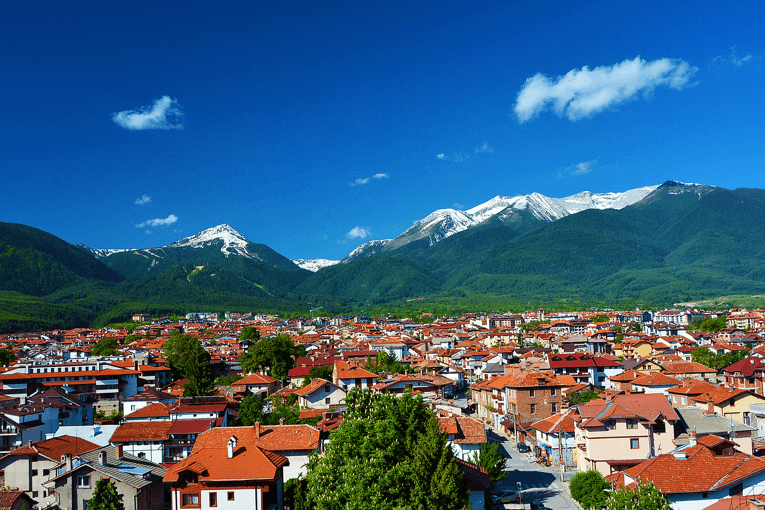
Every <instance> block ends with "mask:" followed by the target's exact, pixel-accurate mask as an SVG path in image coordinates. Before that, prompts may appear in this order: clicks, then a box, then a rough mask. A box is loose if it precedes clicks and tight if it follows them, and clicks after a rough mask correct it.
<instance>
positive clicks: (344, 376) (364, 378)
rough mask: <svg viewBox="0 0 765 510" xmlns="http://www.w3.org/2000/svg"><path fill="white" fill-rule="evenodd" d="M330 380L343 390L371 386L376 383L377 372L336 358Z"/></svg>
mask: <svg viewBox="0 0 765 510" xmlns="http://www.w3.org/2000/svg"><path fill="white" fill-rule="evenodd" d="M332 382H334V383H335V384H336V385H337V386H339V387H340V388H342V389H343V390H345V391H351V390H352V389H354V388H361V389H364V388H371V387H372V386H374V385H375V384H377V374H375V373H374V372H370V371H369V370H364V369H363V368H355V367H351V366H350V364H349V363H348V362H347V361H341V360H336V361H335V365H334V367H333V368H332Z"/></svg>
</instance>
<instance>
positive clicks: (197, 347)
mask: <svg viewBox="0 0 765 510" xmlns="http://www.w3.org/2000/svg"><path fill="white" fill-rule="evenodd" d="M162 351H163V352H164V354H165V357H167V366H168V367H170V369H171V370H172V371H173V377H174V378H175V379H182V378H186V379H188V383H186V385H184V387H183V393H184V395H185V396H196V395H204V394H206V393H207V392H208V391H209V390H210V388H212V384H213V377H212V370H211V369H210V353H209V352H207V351H206V350H205V348H204V347H202V344H201V343H200V342H199V340H197V338H196V337H194V336H191V335H171V336H170V339H169V340H168V341H167V342H166V343H165V345H164V346H162Z"/></svg>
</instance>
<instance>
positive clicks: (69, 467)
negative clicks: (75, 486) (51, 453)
mask: <svg viewBox="0 0 765 510" xmlns="http://www.w3.org/2000/svg"><path fill="white" fill-rule="evenodd" d="M61 462H63V463H64V464H65V467H66V470H67V471H71V470H72V454H71V453H65V454H64V455H62V456H61Z"/></svg>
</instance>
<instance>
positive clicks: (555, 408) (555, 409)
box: [550, 402, 558, 413]
mask: <svg viewBox="0 0 765 510" xmlns="http://www.w3.org/2000/svg"><path fill="white" fill-rule="evenodd" d="M550 412H552V413H557V412H558V404H557V403H556V402H553V403H552V406H550Z"/></svg>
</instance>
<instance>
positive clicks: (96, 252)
mask: <svg viewBox="0 0 765 510" xmlns="http://www.w3.org/2000/svg"><path fill="white" fill-rule="evenodd" d="M75 246H79V247H80V248H82V249H84V250H87V251H89V252H90V253H91V255H93V256H94V257H95V258H97V259H105V258H106V257H108V256H109V255H114V254H115V253H122V252H123V251H133V250H125V249H107V250H102V249H99V248H91V247H90V246H85V245H84V244H81V243H75Z"/></svg>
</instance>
